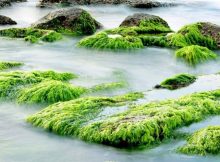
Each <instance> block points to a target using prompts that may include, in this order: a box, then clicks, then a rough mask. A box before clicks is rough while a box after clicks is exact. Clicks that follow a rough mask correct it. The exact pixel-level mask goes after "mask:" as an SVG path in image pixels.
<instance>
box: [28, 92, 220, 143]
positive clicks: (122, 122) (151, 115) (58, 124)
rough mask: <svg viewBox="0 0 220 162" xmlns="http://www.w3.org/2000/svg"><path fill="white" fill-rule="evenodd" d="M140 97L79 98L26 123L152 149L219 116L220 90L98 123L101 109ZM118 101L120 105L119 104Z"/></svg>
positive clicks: (133, 110) (137, 109)
mask: <svg viewBox="0 0 220 162" xmlns="http://www.w3.org/2000/svg"><path fill="white" fill-rule="evenodd" d="M142 95H143V94H135V95H134V94H132V95H130V96H129V95H128V96H126V97H125V96H122V97H116V98H115V97H113V98H105V97H104V98H103V97H101V98H100V97H99V98H81V99H77V100H73V101H67V102H63V103H57V104H54V105H51V106H49V107H47V108H46V109H43V110H42V111H40V112H38V113H36V114H34V115H31V116H29V117H28V118H27V122H29V123H31V124H33V125H34V126H37V127H42V128H44V129H47V130H49V131H52V132H55V133H57V134H60V135H66V136H72V137H79V138H81V139H83V140H85V141H89V142H95V143H102V144H106V145H112V146H116V147H127V146H133V147H134V146H143V145H144V146H152V145H154V144H156V143H160V142H162V141H163V140H164V139H167V138H170V137H172V135H173V130H175V129H176V128H178V127H181V126H185V125H189V124H191V123H194V122H198V121H201V120H203V119H205V118H206V117H208V116H210V115H214V114H220V102H219V97H220V90H215V91H209V92H203V93H195V94H191V95H188V96H185V97H182V98H180V99H176V100H166V101H160V102H152V103H148V104H143V105H137V106H132V107H131V108H130V109H128V110H126V111H125V112H122V113H118V114H115V115H112V116H109V117H107V118H105V119H102V120H101V121H95V120H94V119H95V118H96V117H97V116H98V114H99V113H101V112H102V111H103V107H106V106H115V105H118V104H119V103H120V104H119V105H121V103H124V101H128V99H129V100H130V99H131V100H136V99H137V98H140V97H142ZM119 101H120V102H119Z"/></svg>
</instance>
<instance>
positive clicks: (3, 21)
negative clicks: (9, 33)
mask: <svg viewBox="0 0 220 162" xmlns="http://www.w3.org/2000/svg"><path fill="white" fill-rule="evenodd" d="M16 24H17V23H16V21H14V20H12V19H11V18H10V17H7V16H3V15H0V25H16Z"/></svg>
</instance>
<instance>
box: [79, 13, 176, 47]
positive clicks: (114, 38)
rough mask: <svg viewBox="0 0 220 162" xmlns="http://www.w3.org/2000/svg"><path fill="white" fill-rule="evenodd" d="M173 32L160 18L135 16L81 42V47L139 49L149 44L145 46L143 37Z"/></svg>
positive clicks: (142, 15)
mask: <svg viewBox="0 0 220 162" xmlns="http://www.w3.org/2000/svg"><path fill="white" fill-rule="evenodd" d="M171 31H172V30H171V29H170V27H169V25H168V24H167V22H166V21H165V20H163V19H162V18H160V17H158V16H154V15H148V14H134V15H132V16H129V17H127V18H126V19H125V20H124V21H123V22H122V24H121V25H120V27H118V28H115V29H110V30H105V31H103V32H101V33H98V34H96V35H94V36H91V37H88V38H85V39H83V40H81V41H80V42H79V46H84V47H87V48H96V49H138V48H143V47H144V45H145V44H147V43H146V41H145V42H144V44H143V41H144V40H143V37H145V36H155V37H160V36H161V35H167V33H169V32H171ZM155 39H156V38H155ZM149 42H150V41H149ZM166 42H167V41H166ZM166 42H165V43H166ZM162 43H163V42H162ZM162 43H161V45H162Z"/></svg>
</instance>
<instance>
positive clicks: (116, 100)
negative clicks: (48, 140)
mask: <svg viewBox="0 0 220 162" xmlns="http://www.w3.org/2000/svg"><path fill="white" fill-rule="evenodd" d="M142 97H143V94H142V93H129V94H126V95H122V96H116V97H85V98H80V99H76V100H71V101H67V102H60V103H56V104H53V105H51V106H49V107H47V108H45V109H43V110H41V111H40V112H37V113H36V114H34V115H31V116H29V117H28V119H27V121H28V122H29V123H32V124H33V125H35V126H38V127H42V128H44V129H48V130H50V131H53V132H56V133H58V134H60V135H66V136H75V135H77V134H79V131H80V128H81V127H82V126H83V124H85V123H87V122H89V121H90V120H92V119H94V118H95V117H96V116H97V115H98V114H99V113H100V112H101V111H102V110H103V109H104V107H107V106H122V105H125V104H126V103H127V102H129V101H135V100H137V99H139V98H142Z"/></svg>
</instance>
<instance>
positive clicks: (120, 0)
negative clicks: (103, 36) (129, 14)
mask: <svg viewBox="0 0 220 162" xmlns="http://www.w3.org/2000/svg"><path fill="white" fill-rule="evenodd" d="M54 3H67V4H75V5H90V4H93V5H96V4H125V5H128V6H131V7H135V8H153V7H163V6H173V5H174V4H173V3H169V2H160V1H155V0H41V1H40V5H39V6H42V7H47V6H51V5H52V4H54Z"/></svg>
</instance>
